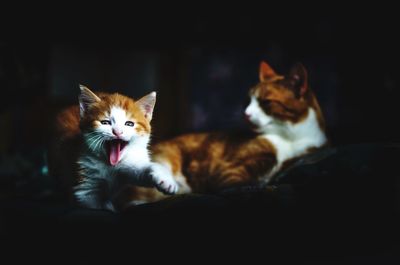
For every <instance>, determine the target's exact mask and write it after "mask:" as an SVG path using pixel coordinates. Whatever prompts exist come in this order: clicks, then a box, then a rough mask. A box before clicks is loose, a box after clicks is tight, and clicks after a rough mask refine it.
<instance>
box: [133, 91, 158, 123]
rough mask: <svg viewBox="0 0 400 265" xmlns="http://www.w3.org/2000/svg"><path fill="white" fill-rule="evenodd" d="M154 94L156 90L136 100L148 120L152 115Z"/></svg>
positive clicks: (154, 101) (154, 102)
mask: <svg viewBox="0 0 400 265" xmlns="http://www.w3.org/2000/svg"><path fill="white" fill-rule="evenodd" d="M156 95H157V94H156V92H154V91H153V92H151V93H150V94H148V95H146V96H144V97H142V98H141V99H139V100H138V101H137V102H136V103H137V104H138V106H139V107H140V109H141V110H142V112H143V114H144V117H145V118H146V119H147V120H148V121H151V118H152V117H153V110H154V105H155V104H156Z"/></svg>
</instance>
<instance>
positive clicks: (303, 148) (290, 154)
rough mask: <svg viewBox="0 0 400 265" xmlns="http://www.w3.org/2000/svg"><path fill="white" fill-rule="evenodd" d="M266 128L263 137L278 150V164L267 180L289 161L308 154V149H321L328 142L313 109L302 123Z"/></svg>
mask: <svg viewBox="0 0 400 265" xmlns="http://www.w3.org/2000/svg"><path fill="white" fill-rule="evenodd" d="M266 127H267V128H264V129H263V130H264V134H263V137H264V138H266V139H267V140H268V141H270V142H271V143H272V144H273V145H274V147H275V148H276V151H277V162H278V163H277V165H276V166H275V167H274V169H273V170H272V171H271V172H270V173H269V174H268V176H266V177H267V178H269V177H270V176H272V175H273V174H275V173H276V172H277V171H278V170H279V169H280V168H281V166H282V164H283V163H284V162H285V161H287V160H288V159H292V158H295V157H297V156H300V155H303V154H306V152H307V150H308V149H310V148H313V147H315V148H316V147H320V146H322V145H324V144H325V143H326V141H327V139H326V136H325V133H324V132H323V131H322V130H321V128H320V127H319V124H318V120H317V116H316V113H315V111H314V110H313V109H312V108H309V109H308V115H307V118H306V119H305V120H303V121H302V122H300V123H297V124H293V123H291V122H282V123H280V124H279V123H278V124H271V125H268V126H266Z"/></svg>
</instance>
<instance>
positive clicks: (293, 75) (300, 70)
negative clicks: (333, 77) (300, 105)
mask: <svg viewBox="0 0 400 265" xmlns="http://www.w3.org/2000/svg"><path fill="white" fill-rule="evenodd" d="M307 75H308V74H307V70H306V68H305V67H304V66H303V65H302V64H301V63H296V64H294V65H293V66H292V68H291V69H290V72H289V76H288V78H289V80H290V82H291V84H292V85H293V88H294V89H295V91H296V93H297V95H299V96H300V97H302V96H304V94H306V92H307V90H308V77H307Z"/></svg>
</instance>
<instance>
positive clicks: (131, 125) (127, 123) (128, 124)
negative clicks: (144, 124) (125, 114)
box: [125, 121, 135, 127]
mask: <svg viewBox="0 0 400 265" xmlns="http://www.w3.org/2000/svg"><path fill="white" fill-rule="evenodd" d="M125 125H126V126H130V127H133V125H135V123H133V122H131V121H127V122H125Z"/></svg>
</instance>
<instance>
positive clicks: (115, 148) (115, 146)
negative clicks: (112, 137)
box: [110, 141, 121, 166]
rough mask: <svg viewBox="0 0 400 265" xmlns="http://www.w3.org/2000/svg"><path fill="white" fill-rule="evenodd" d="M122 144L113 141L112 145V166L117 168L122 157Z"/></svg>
mask: <svg viewBox="0 0 400 265" xmlns="http://www.w3.org/2000/svg"><path fill="white" fill-rule="evenodd" d="M120 150H121V142H120V141H112V142H111V143H110V164H111V165H113V166H115V165H116V164H118V162H119V159H120V155H121V152H120Z"/></svg>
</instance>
